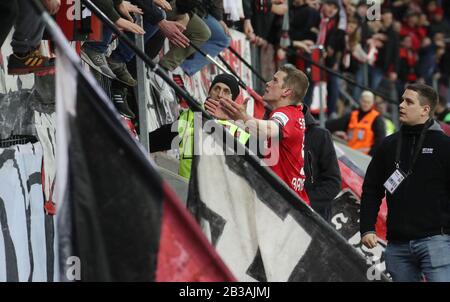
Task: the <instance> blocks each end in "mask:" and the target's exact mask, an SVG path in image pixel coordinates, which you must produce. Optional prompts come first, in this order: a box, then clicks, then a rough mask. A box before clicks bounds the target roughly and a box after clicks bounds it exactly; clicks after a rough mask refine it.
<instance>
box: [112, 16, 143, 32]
mask: <svg viewBox="0 0 450 302" xmlns="http://www.w3.org/2000/svg"><path fill="white" fill-rule="evenodd" d="M115 24H116V26H117V27H118V28H119V29H120V30H122V31H129V32H132V33H135V34H138V35H143V34H145V31H144V30H143V29H142V27H140V26H139V25H137V24H135V23H133V22H130V21H128V20H126V19H124V18H119V20H117V21H116V23H115Z"/></svg>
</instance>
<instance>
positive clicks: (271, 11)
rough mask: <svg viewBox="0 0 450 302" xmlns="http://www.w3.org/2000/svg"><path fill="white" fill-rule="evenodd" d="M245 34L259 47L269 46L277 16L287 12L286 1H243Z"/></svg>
mask: <svg viewBox="0 0 450 302" xmlns="http://www.w3.org/2000/svg"><path fill="white" fill-rule="evenodd" d="M242 4H243V7H244V33H245V35H246V36H247V38H248V39H249V40H250V42H252V43H256V45H257V46H265V45H267V41H268V40H269V35H270V33H271V29H272V26H273V23H274V21H275V19H276V16H277V15H283V14H284V13H285V12H286V11H287V5H286V4H285V0H263V1H260V0H243V1H242Z"/></svg>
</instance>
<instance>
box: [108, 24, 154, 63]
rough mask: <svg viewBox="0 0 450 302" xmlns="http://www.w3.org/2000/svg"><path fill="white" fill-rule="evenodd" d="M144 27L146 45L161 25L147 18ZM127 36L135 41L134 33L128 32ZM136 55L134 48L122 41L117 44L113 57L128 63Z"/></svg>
mask: <svg viewBox="0 0 450 302" xmlns="http://www.w3.org/2000/svg"><path fill="white" fill-rule="evenodd" d="M143 27H144V30H145V34H144V45H145V44H146V43H147V41H148V40H150V39H151V37H153V36H154V35H155V34H156V32H157V31H158V30H159V27H158V26H157V25H153V24H151V23H150V22H148V21H146V20H145V19H144V24H143ZM127 36H128V38H130V39H131V41H134V34H132V33H127ZM135 55H136V54H135V52H134V51H133V50H131V49H130V48H129V47H128V46H126V45H125V43H123V42H122V41H120V42H119V45H117V48H116V49H115V50H114V51H113V53H112V54H111V58H113V59H114V60H116V61H119V62H123V63H128V62H130V61H131V60H132V59H133V57H134V56H135Z"/></svg>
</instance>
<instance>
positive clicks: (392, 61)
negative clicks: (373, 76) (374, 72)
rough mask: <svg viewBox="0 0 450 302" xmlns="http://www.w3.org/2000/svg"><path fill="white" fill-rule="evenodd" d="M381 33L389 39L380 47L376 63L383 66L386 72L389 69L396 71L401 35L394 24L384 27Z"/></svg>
mask: <svg viewBox="0 0 450 302" xmlns="http://www.w3.org/2000/svg"><path fill="white" fill-rule="evenodd" d="M380 33H382V34H385V35H386V36H387V41H385V42H384V43H383V46H382V47H381V48H379V49H378V56H377V60H376V61H375V65H376V66H377V67H379V68H381V69H382V70H383V71H384V72H385V73H387V72H388V71H394V72H396V71H397V70H398V66H399V56H398V54H399V36H398V34H397V32H396V31H395V30H394V27H393V26H390V27H389V28H387V29H382V30H381V31H380Z"/></svg>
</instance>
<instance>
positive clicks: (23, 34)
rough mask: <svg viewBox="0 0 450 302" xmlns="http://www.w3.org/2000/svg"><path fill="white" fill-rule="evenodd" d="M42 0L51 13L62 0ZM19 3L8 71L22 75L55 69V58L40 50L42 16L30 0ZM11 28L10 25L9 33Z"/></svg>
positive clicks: (42, 28)
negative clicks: (43, 53)
mask: <svg viewBox="0 0 450 302" xmlns="http://www.w3.org/2000/svg"><path fill="white" fill-rule="evenodd" d="M41 2H42V4H43V5H44V7H45V8H46V9H47V11H48V12H49V13H50V14H51V15H54V14H56V13H57V12H58V10H59V7H60V5H61V2H60V0H42V1H41ZM14 5H15V2H14V3H12V4H11V7H14ZM17 5H18V10H17V12H18V15H17V18H16V21H15V24H14V28H15V31H14V34H13V37H12V41H11V47H12V50H13V53H12V54H11V55H10V56H9V58H8V73H9V74H10V75H20V74H27V73H36V72H48V71H51V70H53V69H54V67H55V61H54V59H52V58H49V57H46V56H43V55H42V54H41V52H40V51H39V47H40V44H41V40H42V36H43V35H44V29H45V24H44V22H43V21H42V20H41V16H39V15H38V14H37V12H36V11H35V9H34V8H33V6H32V5H31V3H30V1H29V0H17ZM11 16H13V15H11ZM10 29H11V28H10V27H9V28H8V30H7V31H8V33H9V30H10ZM2 30H3V29H2ZM6 34H7V33H6Z"/></svg>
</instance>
